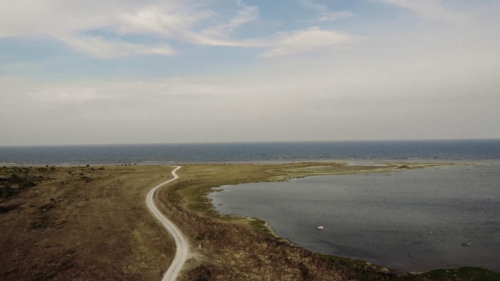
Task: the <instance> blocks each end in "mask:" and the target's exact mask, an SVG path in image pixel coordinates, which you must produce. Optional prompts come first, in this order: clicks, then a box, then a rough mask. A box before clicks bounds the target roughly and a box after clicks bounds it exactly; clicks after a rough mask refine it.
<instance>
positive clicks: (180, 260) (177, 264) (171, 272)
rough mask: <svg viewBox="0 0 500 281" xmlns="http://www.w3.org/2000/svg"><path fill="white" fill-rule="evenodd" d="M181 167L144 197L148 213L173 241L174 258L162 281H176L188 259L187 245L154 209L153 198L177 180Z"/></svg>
mask: <svg viewBox="0 0 500 281" xmlns="http://www.w3.org/2000/svg"><path fill="white" fill-rule="evenodd" d="M180 168H181V167H179V166H176V168H175V169H174V170H173V171H172V175H173V176H174V177H173V178H172V179H170V180H168V181H166V182H163V183H160V184H159V185H157V186H155V187H153V188H152V189H151V190H150V191H149V192H148V195H147V196H146V205H147V206H148V208H149V211H151V213H152V214H153V216H154V217H155V218H157V219H158V220H159V221H160V222H161V224H162V225H163V227H165V229H166V230H167V231H168V232H169V233H170V235H172V237H173V238H174V241H175V245H176V248H177V250H176V252H175V258H174V260H173V261H172V264H171V265H170V267H169V268H168V270H167V272H166V273H165V275H163V278H162V281H175V279H177V275H178V274H179V272H180V271H181V269H182V267H183V266H184V263H186V260H187V259H188V257H189V243H188V241H187V239H186V237H185V236H184V235H183V234H182V232H181V231H180V230H179V228H178V227H177V226H176V225H175V224H174V223H173V222H171V221H170V220H169V219H167V218H166V217H165V216H164V215H163V214H162V213H161V212H160V210H159V209H158V208H157V207H156V205H155V203H154V197H155V193H156V191H157V190H158V189H159V188H160V187H162V186H164V185H166V184H168V183H171V182H173V181H175V180H176V179H178V178H179V176H178V175H177V174H176V173H175V172H176V171H177V170H179V169H180Z"/></svg>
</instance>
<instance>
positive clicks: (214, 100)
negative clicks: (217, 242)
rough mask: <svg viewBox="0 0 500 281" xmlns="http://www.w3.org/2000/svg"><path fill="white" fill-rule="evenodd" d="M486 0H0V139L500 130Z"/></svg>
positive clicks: (318, 136) (231, 138) (498, 61)
mask: <svg viewBox="0 0 500 281" xmlns="http://www.w3.org/2000/svg"><path fill="white" fill-rule="evenodd" d="M499 15H500V1H498V0H475V1H470V0H287V1H273V0H239V1H237V0H235V1H232V0H204V1H201V0H179V1H175V0H161V1H159V0H141V1H139V0H107V1H95V0H72V1H68V0H44V1H32V0H16V1H2V2H0V145H2V146H10V145H72V144H133V143H138V144H143V143H198V142H259V141H345V140H353V141H359V140H431V139H493V138H495V139H498V138H500V16H499Z"/></svg>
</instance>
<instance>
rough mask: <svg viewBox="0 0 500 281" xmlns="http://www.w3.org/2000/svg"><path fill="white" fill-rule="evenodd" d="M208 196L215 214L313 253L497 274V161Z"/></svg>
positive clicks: (406, 267)
mask: <svg viewBox="0 0 500 281" xmlns="http://www.w3.org/2000/svg"><path fill="white" fill-rule="evenodd" d="M209 197H210V198H211V199H212V200H213V204H214V206H215V208H216V209H217V210H218V211H219V212H221V213H224V214H239V215H243V216H252V217H258V218H261V219H265V220H267V221H268V222H269V224H270V226H271V227H272V228H273V229H274V230H275V231H276V233H277V234H278V235H279V236H281V237H284V238H286V239H289V240H290V241H291V242H293V243H295V244H297V245H298V246H301V247H305V248H307V249H309V250H312V251H315V252H320V253H324V254H330V255H337V256H343V257H349V258H353V259H361V260H366V261H369V262H372V263H376V264H380V265H383V266H387V267H390V268H393V269H396V270H399V271H427V270H432V269H437V268H454V267H459V266H479V267H485V268H488V269H490V270H493V271H496V272H500V263H498V260H497V259H498V257H499V256H500V165H499V164H498V163H493V162H485V163H483V165H478V166H452V167H447V168H439V169H424V170H410V171H403V172H395V173H383V174H361V175H338V176H317V177H309V178H304V179H295V180H292V181H289V182H275V183H252V184H242V185H237V186H225V187H224V189H223V191H220V192H214V193H212V194H211V195H210V196H209ZM317 225H323V226H324V230H323V231H318V230H317V229H316V226H317ZM464 245H465V246H464Z"/></svg>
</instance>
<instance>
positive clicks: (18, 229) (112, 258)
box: [0, 166, 175, 280]
mask: <svg viewBox="0 0 500 281" xmlns="http://www.w3.org/2000/svg"><path fill="white" fill-rule="evenodd" d="M13 174H15V175H17V176H18V177H20V178H24V177H25V176H26V177H28V178H30V179H35V178H36V180H34V182H35V183H36V186H32V187H29V188H25V189H23V190H20V191H19V192H17V189H18V188H19V187H18V185H17V184H15V183H11V184H10V185H11V188H12V189H13V190H15V192H14V194H12V195H11V196H9V197H7V196H5V197H4V198H0V226H1V231H0V253H1V254H0V280H158V279H160V278H161V276H162V274H163V273H164V272H165V270H166V269H167V267H168V264H169V262H170V260H171V259H172V258H173V253H174V252H175V245H174V244H173V241H172V240H171V238H170V237H169V235H168V234H167V233H166V232H165V231H164V229H162V228H161V227H160V226H159V225H158V224H157V223H156V221H155V220H154V219H153V218H152V217H151V215H150V214H149V212H148V210H147V208H146V206H145V203H144V199H145V195H146V193H147V191H148V190H149V189H150V188H151V187H153V186H154V185H156V184H158V183H160V182H162V181H165V180H166V179H168V177H170V168H166V167H160V166H150V167H149V166H148V167H145V166H141V167H140V166H120V167H113V166H106V167H104V168H101V167H32V168H29V167H22V168H16V167H5V168H0V178H3V179H10V178H11V176H12V175H13ZM8 182H9V181H2V182H0V185H2V186H4V185H5V184H6V183H8Z"/></svg>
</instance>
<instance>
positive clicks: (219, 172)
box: [0, 162, 500, 281]
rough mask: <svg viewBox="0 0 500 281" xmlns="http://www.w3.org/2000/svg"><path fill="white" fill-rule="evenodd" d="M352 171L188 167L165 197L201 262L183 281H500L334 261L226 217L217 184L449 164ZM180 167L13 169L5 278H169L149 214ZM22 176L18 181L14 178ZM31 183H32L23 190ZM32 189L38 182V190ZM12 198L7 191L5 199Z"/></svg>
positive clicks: (163, 238)
mask: <svg viewBox="0 0 500 281" xmlns="http://www.w3.org/2000/svg"><path fill="white" fill-rule="evenodd" d="M388 164H389V166H386V167H352V166H345V165H343V164H341V163H319V162H314V163H293V164H275V165H270V164H269V165H260V164H241V165H238V164H226V165H225V164H199V165H185V166H183V167H182V168H181V169H180V170H179V171H178V174H179V176H180V179H179V180H178V181H175V182H173V183H172V184H170V185H168V186H166V187H165V188H163V189H162V190H161V191H160V192H159V194H158V197H157V200H158V201H157V203H158V205H159V207H160V209H161V210H162V211H163V212H164V213H165V214H166V215H167V217H169V218H170V219H172V220H173V221H174V222H175V223H176V224H177V225H178V226H179V227H180V228H181V229H182V231H183V232H184V233H185V234H186V235H187V237H188V238H189V240H190V243H191V245H192V247H193V252H194V256H193V258H192V259H190V260H189V261H188V264H187V265H186V267H185V269H184V271H183V273H182V276H181V277H180V279H181V280H198V281H202V280H471V278H475V279H474V280H500V275H498V274H496V273H492V272H490V271H486V270H483V269H478V268H462V269H460V270H457V271H450V270H449V271H446V270H437V271H432V272H428V273H425V274H421V275H415V274H410V273H397V272H394V271H392V270H390V269H387V268H383V267H381V266H377V265H372V264H369V263H366V262H364V261H354V260H350V259H346V258H340V257H332V256H325V255H321V254H316V253H312V252H310V251H308V250H305V249H302V248H299V247H296V246H294V245H292V244H290V243H288V242H287V241H284V240H283V239H281V238H279V237H276V236H275V235H273V233H272V231H270V230H269V228H268V227H267V226H266V224H265V222H264V221H261V220H259V219H248V218H237V217H231V216H220V215H219V214H217V213H216V212H215V211H214V209H213V207H212V204H211V203H210V202H209V201H208V199H207V197H206V196H205V195H206V194H207V193H209V192H212V188H213V187H219V186H222V185H228V184H240V183H248V182H257V181H283V180H288V179H291V178H297V177H307V176H315V175H327V174H351V173H377V172H397V171H401V170H405V169H419V168H429V167H435V166H440V165H441V166H442V165H446V164H433V165H430V164H390V163H388ZM171 170H172V168H171V167H165V166H105V167H31V168H28V167H4V168H0V186H2V191H3V190H4V189H3V187H4V186H5V185H6V184H9V185H10V186H9V189H8V192H7V193H8V195H7V193H5V194H6V195H5V196H2V198H1V199H0V225H1V229H2V231H1V232H0V253H8V254H2V255H0V280H49V279H50V280H159V279H161V276H162V274H163V273H164V272H165V271H166V269H167V267H168V264H169V263H170V261H171V259H172V258H173V253H174V250H175V246H174V245H173V241H172V240H171V238H170V237H169V236H168V234H167V233H166V232H165V231H164V229H162V228H161V227H160V226H159V225H158V223H156V222H155V221H154V220H153V219H152V217H151V215H150V214H149V212H148V210H147V208H146V206H145V203H144V200H145V195H146V193H147V191H148V190H149V189H150V188H152V187H153V186H155V185H156V184H158V183H160V182H163V181H165V180H167V179H169V178H170V177H171V176H170V172H171ZM13 174H15V175H16V176H14V178H15V177H17V178H16V179H15V180H14V179H13V176H12V175H13ZM23 182H24V183H23ZM26 182H33V184H29V183H26ZM2 194H3V193H2Z"/></svg>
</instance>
